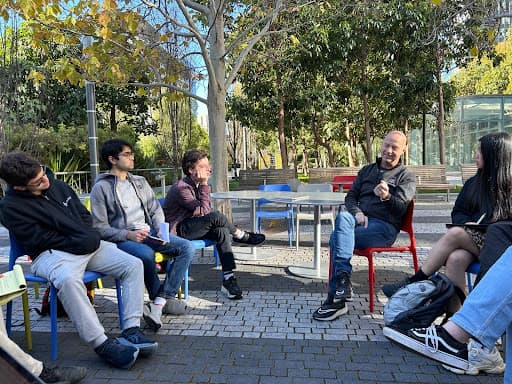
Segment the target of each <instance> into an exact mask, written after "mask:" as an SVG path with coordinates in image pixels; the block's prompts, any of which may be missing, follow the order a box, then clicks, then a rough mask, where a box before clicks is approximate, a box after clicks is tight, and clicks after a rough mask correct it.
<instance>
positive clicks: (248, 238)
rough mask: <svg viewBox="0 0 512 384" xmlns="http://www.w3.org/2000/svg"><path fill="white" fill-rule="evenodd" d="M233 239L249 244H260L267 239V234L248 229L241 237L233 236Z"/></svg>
mask: <svg viewBox="0 0 512 384" xmlns="http://www.w3.org/2000/svg"><path fill="white" fill-rule="evenodd" d="M233 241H235V242H237V243H242V244H247V245H259V244H261V243H263V242H264V241H265V235H264V234H263V233H253V232H247V231H246V232H245V234H244V235H243V237H242V238H241V239H237V238H236V237H233Z"/></svg>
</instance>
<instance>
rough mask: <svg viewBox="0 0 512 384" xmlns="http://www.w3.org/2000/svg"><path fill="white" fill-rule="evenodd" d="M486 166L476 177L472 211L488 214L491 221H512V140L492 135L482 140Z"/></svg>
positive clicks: (495, 134) (472, 196) (470, 204)
mask: <svg viewBox="0 0 512 384" xmlns="http://www.w3.org/2000/svg"><path fill="white" fill-rule="evenodd" d="M478 141H479V143H480V153H481V154H482V158H483V163H484V166H483V168H482V169H479V170H478V171H477V173H476V177H477V178H478V179H477V182H476V183H475V184H474V186H473V190H472V191H471V192H472V193H470V195H469V196H470V198H469V207H470V208H471V209H479V210H481V211H482V212H485V214H486V216H487V217H488V218H489V219H491V218H492V221H498V220H505V219H510V218H512V204H511V200H510V195H511V193H512V137H511V136H510V135H509V134H508V133H506V132H500V133H490V134H488V135H485V136H482V137H481V138H480V139H479V140H478Z"/></svg>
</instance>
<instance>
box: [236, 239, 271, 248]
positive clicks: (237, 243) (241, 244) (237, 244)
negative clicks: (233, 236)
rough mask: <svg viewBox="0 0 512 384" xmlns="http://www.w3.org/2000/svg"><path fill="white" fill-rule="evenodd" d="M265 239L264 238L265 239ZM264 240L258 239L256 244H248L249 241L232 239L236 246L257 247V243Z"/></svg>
mask: <svg viewBox="0 0 512 384" xmlns="http://www.w3.org/2000/svg"><path fill="white" fill-rule="evenodd" d="M265 240H266V239H265ZM265 240H263V241H260V242H259V243H257V244H249V243H244V242H239V241H236V240H233V242H234V243H235V245H236V246H237V247H257V246H258V245H261V244H263V243H264V242H265Z"/></svg>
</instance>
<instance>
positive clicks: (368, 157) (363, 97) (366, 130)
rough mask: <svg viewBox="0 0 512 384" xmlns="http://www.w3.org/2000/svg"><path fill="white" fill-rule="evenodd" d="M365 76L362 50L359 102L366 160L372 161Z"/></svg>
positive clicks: (364, 58) (364, 59) (364, 54)
mask: <svg viewBox="0 0 512 384" xmlns="http://www.w3.org/2000/svg"><path fill="white" fill-rule="evenodd" d="M367 81H368V79H367V76H366V51H365V50H363V57H362V60H361V84H363V89H362V91H361V102H362V103H363V114H364V133H365V135H366V137H365V142H366V161H367V162H368V163H371V162H372V161H373V149H372V137H371V131H370V108H369V106H368V92H367V83H366V82H367Z"/></svg>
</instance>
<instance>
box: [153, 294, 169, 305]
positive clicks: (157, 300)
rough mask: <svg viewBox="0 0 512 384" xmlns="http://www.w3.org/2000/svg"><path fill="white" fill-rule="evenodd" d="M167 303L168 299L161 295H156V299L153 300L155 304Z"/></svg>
mask: <svg viewBox="0 0 512 384" xmlns="http://www.w3.org/2000/svg"><path fill="white" fill-rule="evenodd" d="M165 303H167V300H166V299H165V298H163V297H160V296H157V297H155V300H153V304H155V305H165Z"/></svg>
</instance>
